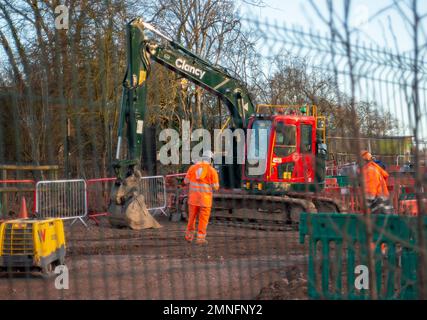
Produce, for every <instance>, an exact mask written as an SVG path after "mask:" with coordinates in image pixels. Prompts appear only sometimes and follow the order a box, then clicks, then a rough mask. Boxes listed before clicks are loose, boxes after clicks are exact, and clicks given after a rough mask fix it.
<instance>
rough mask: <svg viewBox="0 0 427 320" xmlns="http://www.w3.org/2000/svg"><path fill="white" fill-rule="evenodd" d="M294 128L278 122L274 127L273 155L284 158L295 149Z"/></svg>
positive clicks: (295, 132)
mask: <svg viewBox="0 0 427 320" xmlns="http://www.w3.org/2000/svg"><path fill="white" fill-rule="evenodd" d="M296 135H297V130H296V126H294V125H289V124H285V123H284V122H278V123H277V125H276V139H275V145H274V153H275V154H276V155H277V156H279V157H286V156H289V155H291V154H292V153H294V152H295V151H296V149H297V146H296V144H297V142H296V141H297V139H296Z"/></svg>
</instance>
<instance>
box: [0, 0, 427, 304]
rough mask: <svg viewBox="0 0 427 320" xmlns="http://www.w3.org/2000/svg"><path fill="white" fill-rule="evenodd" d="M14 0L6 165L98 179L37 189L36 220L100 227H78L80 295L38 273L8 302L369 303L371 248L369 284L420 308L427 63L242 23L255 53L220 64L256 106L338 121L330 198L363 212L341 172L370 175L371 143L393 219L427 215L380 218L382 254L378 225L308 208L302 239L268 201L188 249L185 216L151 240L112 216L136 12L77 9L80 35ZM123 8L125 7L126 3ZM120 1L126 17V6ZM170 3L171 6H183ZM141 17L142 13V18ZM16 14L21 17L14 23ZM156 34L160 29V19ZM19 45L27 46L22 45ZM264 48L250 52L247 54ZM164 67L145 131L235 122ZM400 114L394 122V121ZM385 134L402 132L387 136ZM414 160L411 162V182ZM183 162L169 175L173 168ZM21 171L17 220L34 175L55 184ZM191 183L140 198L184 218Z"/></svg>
mask: <svg viewBox="0 0 427 320" xmlns="http://www.w3.org/2000/svg"><path fill="white" fill-rule="evenodd" d="M16 3H17V5H15V1H7V2H5V1H0V7H1V10H0V21H1V22H3V23H4V24H3V25H2V30H1V36H2V37H1V39H2V42H1V43H2V44H3V46H2V47H0V48H3V49H5V52H6V53H7V54H6V55H4V52H1V54H3V55H2V56H1V57H2V58H3V57H4V62H5V63H4V65H5V67H4V68H2V70H0V71H1V75H2V77H1V81H0V106H1V110H0V162H1V163H18V162H19V163H23V162H27V163H35V164H37V163H52V164H58V166H56V165H55V170H53V171H52V174H55V177H52V178H51V180H56V179H57V178H59V179H66V178H69V177H70V176H71V177H79V178H82V179H84V180H81V181H86V185H85V184H84V183H83V182H79V183H78V186H75V188H74V187H73V188H74V189H67V188H68V187H65V185H61V184H58V183H59V182H55V181H50V182H49V183H47V184H46V183H41V184H39V189H38V190H39V192H38V195H37V206H38V207H37V208H35V209H36V210H35V211H40V212H39V213H40V216H41V217H46V216H52V215H53V216H61V217H64V218H69V219H75V218H76V217H80V218H82V219H83V218H84V217H86V216H88V217H93V218H94V219H97V220H95V221H96V222H97V225H90V226H89V228H87V229H86V228H81V226H80V225H78V224H77V225H75V226H73V227H70V226H69V225H68V224H67V226H66V231H67V250H69V251H68V254H69V256H68V257H67V259H68V260H67V265H68V266H69V268H70V275H71V277H72V280H71V281H70V290H69V291H60V292H59V293H58V290H56V289H54V288H53V287H52V288H53V289H52V288H51V289H52V290H51V291H49V288H50V287H49V288H48V287H47V286H45V285H40V283H39V282H37V281H38V280H34V279H29V278H28V279H25V280H28V282H26V283H25V285H23V284H22V283H23V282H20V281H16V282H14V279H0V298H6V299H9V298H11V297H12V298H14V297H16V298H18V299H19V298H37V299H39V298H45V297H46V298H55V299H56V298H58V295H61V297H64V298H79V299H85V298H88V299H93V298H95V299H97V298H101V299H102V298H106V299H109V298H112V299H132V298H139V299H175V298H176V299H209V298H217V299H252V298H258V299H306V298H314V299H319V298H320V299H321V298H327V299H345V298H349V299H366V298H369V294H370V292H366V291H363V290H362V291H356V289H355V286H354V285H353V284H354V282H355V280H356V279H355V276H356V275H355V272H354V271H355V270H354V269H355V267H356V266H357V265H370V264H371V263H372V261H367V260H369V257H368V255H367V252H368V251H369V249H371V248H372V247H371V246H372V245H373V246H374V247H373V249H374V253H375V254H374V257H373V259H374V261H373V264H374V266H375V268H374V270H371V273H370V275H371V276H372V274H373V273H375V275H376V282H375V284H374V285H373V284H371V288H372V287H373V286H375V288H377V289H378V290H377V291H378V293H379V294H378V296H379V297H380V298H385V299H412V298H420V295H419V289H420V287H421V283H420V277H419V273H420V272H419V271H420V270H427V263H425V261H422V259H420V253H421V252H423V251H422V250H425V246H422V245H421V246H420V243H419V241H418V239H419V236H420V232H419V231H420V230H419V228H420V221H421V222H423V223H424V224H422V227H423V228H422V229H421V231H424V233H426V223H425V213H426V212H424V211H423V210H421V208H419V204H420V203H421V204H422V203H423V201H422V200H423V199H422V198H425V190H426V181H427V171H426V166H425V164H426V163H425V158H426V155H427V149H426V147H425V141H424V144H423V141H422V140H423V139H426V138H427V121H426V117H427V116H426V115H427V68H426V63H425V57H424V56H414V54H413V53H414V52H413V51H408V52H405V53H399V52H396V51H395V50H392V49H388V48H387V49H385V48H380V47H376V46H365V45H363V44H360V43H359V42H357V41H356V40H355V39H354V38H353V39H347V38H346V36H345V35H346V34H348V35H354V33H353V32H348V33H346V32H345V30H336V29H334V30H330V33H325V32H324V33H322V34H321V33H318V32H316V31H313V30H308V29H303V28H297V27H289V26H285V25H281V24H278V23H271V21H267V22H262V21H260V20H259V19H247V18H243V19H241V25H242V26H245V28H246V29H247V30H249V33H250V34H252V35H253V36H255V38H256V40H254V43H253V44H252V43H250V42H251V41H247V40H248V39H246V38H243V39H242V38H240V40H239V41H241V42H243V43H244V44H245V46H244V48H243V49H242V50H241V49H240V47H239V49H237V48H238V47H237V44H238V43H240V42H239V41H238V40H236V41H233V50H234V51H236V52H234V51H233V50H232V51H233V52H232V51H230V52H226V53H224V55H222V54H218V56H217V57H216V61H215V62H216V63H218V64H220V65H222V64H223V63H227V62H230V61H231V62H232V63H231V64H230V63H228V64H227V65H226V66H225V67H226V68H227V69H229V71H230V73H232V74H236V77H237V78H239V79H241V80H242V82H245V81H246V82H247V87H248V91H249V92H250V93H251V94H252V95H253V97H254V102H257V103H258V102H259V103H272V104H275V103H280V104H281V103H285V104H290V103H298V104H305V103H309V104H316V105H318V108H319V112H321V113H322V114H323V115H325V116H326V119H327V121H326V123H327V129H328V136H327V141H328V142H329V143H330V145H329V146H330V147H329V149H328V150H329V153H330V154H329V157H330V159H329V161H330V162H331V166H330V167H329V168H328V171H327V175H328V176H329V177H328V179H329V180H328V184H327V186H326V189H325V190H323V195H324V196H327V197H331V198H337V199H339V200H341V201H343V202H344V204H345V205H346V207H347V208H350V210H349V211H350V212H358V213H363V212H362V211H363V210H362V208H364V206H363V203H361V202H362V199H361V197H360V192H359V190H360V183H361V182H362V181H361V179H360V177H359V175H358V174H357V172H356V174H354V175H353V176H351V175H350V174H347V173H346V172H345V170H344V171H342V172H340V170H339V169H340V168H338V167H337V166H338V165H348V167H349V168H350V167H351V169H353V168H356V169H357V166H358V164H357V161H358V160H359V159H358V156H359V154H358V151H359V150H358V149H360V148H365V149H371V151H372V153H373V154H374V155H376V156H378V158H380V159H382V160H385V161H384V162H385V163H386V164H388V167H387V170H389V169H390V168H391V165H393V166H394V169H395V173H394V174H393V175H391V176H390V177H389V180H388V181H389V188H390V191H391V195H392V197H393V199H392V200H393V205H394V209H395V212H396V213H403V212H407V213H408V214H410V215H418V217H414V218H410V217H402V216H388V217H384V216H372V217H371V219H372V224H373V225H374V230H373V235H372V236H373V239H372V243H373V244H368V243H367V240H366V239H367V235H368V233H367V228H366V223H365V222H366V221H367V218H366V216H365V215H361V214H359V215H335V214H328V213H322V214H318V215H305V214H303V216H302V220H301V224H300V226H299V227H300V230H299V234H298V231H296V230H295V228H289V229H288V230H287V231H277V230H274V231H271V230H269V229H268V227H266V226H265V225H262V224H263V220H268V219H270V217H271V216H280V217H281V215H282V214H284V212H286V210H287V209H288V208H278V207H271V206H270V207H271V208H272V210H269V209H266V208H267V207H268V206H269V205H271V203H269V202H268V201H267V200H265V199H264V200H265V203H264V204H265V206H258V207H256V208H251V209H253V211H254V212H252V213H253V215H252V216H251V217H250V218H247V217H246V216H245V215H244V214H245V212H244V211H245V210H246V209H247V208H240V207H236V208H233V209H230V208H229V203H224V206H223V207H224V208H226V209H225V210H224V211H226V214H227V215H228V217H230V219H231V218H232V217H233V216H238V214H240V215H241V218H239V221H238V222H237V223H235V225H234V226H231V224H230V225H227V221H226V222H222V223H217V222H215V221H214V220H213V219H212V220H211V222H210V223H209V228H208V231H207V232H208V236H207V239H208V240H209V245H208V246H207V247H203V248H202V247H196V246H192V245H190V244H187V243H185V241H184V238H183V235H184V230H185V227H186V221H183V220H185V219H184V218H185V217H183V219H182V220H180V221H174V222H171V221H169V219H168V217H164V216H163V215H160V216H159V217H158V219H159V221H160V223H161V224H162V225H163V228H161V229H159V230H143V231H140V232H139V231H134V230H122V229H113V228H112V227H111V226H110V225H109V224H108V222H107V221H106V219H105V217H103V216H106V215H107V211H108V203H109V201H110V191H111V188H112V186H113V185H114V182H115V178H99V177H106V176H110V174H111V172H112V170H111V167H112V166H111V162H112V157H113V151H112V150H114V147H115V144H116V141H115V140H116V138H115V137H116V131H117V130H118V128H117V127H118V122H119V121H118V118H119V105H120V97H121V85H122V83H121V81H122V79H123V77H122V76H123V75H124V74H125V68H126V55H127V52H126V43H125V42H126V41H124V40H125V23H126V22H127V18H129V17H128V14H127V13H125V12H120V13H119V14H117V15H116V14H115V13H114V10H110V9H112V7H111V8H109V7H106V6H105V5H104V4H99V6H87V8H85V9H82V10H71V11H70V12H72V14H73V15H74V14H75V15H79V16H74V17H72V19H71V20H70V21H72V22H73V23H70V28H69V29H67V30H65V29H64V30H59V29H56V28H55V27H54V24H53V21H52V17H53V13H52V12H51V8H49V7H46V6H45V4H44V2H38V3H39V5H40V7H38V6H35V5H31V6H30V5H27V2H24V1H16ZM70 3H74V2H73V1H71V2H70ZM106 3H107V2H106ZM125 3H126V1H124V2H123V8H125V9H124V11H126V10H127V9H128V8H127V7H126V4H125ZM218 3H222V2H218ZM115 7H117V8H116V9H117V10H119V8H121V7H122V5H118V6H115ZM167 7H168V6H166V8H164V9H162V10H166V11H167V10H169V9H168V8H167ZM40 8H41V9H40ZM88 10H89V11H88ZM97 10H99V12H97ZM33 11H34V12H33ZM127 11H128V12H129V13H131V15H132V16H134V15H136V14H137V13H138V12H137V11H135V10H127ZM190 11H191V10H190ZM190 11H189V13H191V12H190ZM28 12H30V13H31V14H29V13H28ZM88 12H89V14H88ZM32 13H34V17H36V18H35V19H33V18H32V16H33V15H32ZM144 13H145V11H144ZM6 16H7V17H10V19H4V17H6ZM161 16H169V14H162V15H161ZM334 16H335V15H333V14H332V15H331V17H332V18H333V17H334ZM6 20H7V21H6ZM313 21H314V22H315V23H317V20H313ZM233 24H234V23H233ZM332 24H333V23H332ZM94 26H96V28H94ZM157 27H159V28H160V29H162V25H157ZM163 27H164V28H166V29H167V30H168V31H170V33H171V34H177V33H176V32H175V31H174V30H171V29H173V28H174V24H171V23H169V24H168V25H164V26H163ZM35 28H37V31H38V32H36V30H35ZM219 29H223V28H219ZM225 29H227V28H225ZM165 33H167V32H165ZM167 34H168V33H167ZM188 34H191V32H189V33H188ZM20 37H21V38H22V39H25V41H24V42H21V41H22V40H21V41H19V40H20ZM227 37H229V35H226V37H225V38H227ZM184 38H185V37H182V39H184ZM208 38H209V37H208ZM210 38H212V39H214V40H213V41H217V40H218V39H223V38H222V37H220V38H218V37H216V36H212V37H210ZM232 38H233V39H234V35H233V36H232ZM236 39H237V38H236ZM6 40H8V41H6ZM249 40H251V39H249ZM352 40H353V41H352ZM45 42H46V43H45ZM27 44H28V45H27ZM234 45H236V46H234ZM246 45H247V46H246ZM252 45H253V49H254V51H253V52H252V53H251V55H252V56H245V53H246V51H245V50H246V49H247V50H248V51H250V48H249V47H251V46H252ZM212 48H215V45H213V47H212ZM189 49H192V48H189ZM204 49H205V48H201V52H202V55H203V54H204V53H203V52H204ZM136 58H137V55H135V59H136ZM204 58H206V57H205V56H204ZM246 58H247V59H246ZM277 61H279V62H280V63H276V62H277ZM234 62H235V63H234ZM232 66H235V68H232ZM252 67H253V68H252ZM257 68H258V69H257ZM159 70H160V67H158V66H157V65H156V67H154V64H153V68H152V70H151V73H150V80H149V81H148V82H149V85H148V89H147V97H148V106H147V109H148V110H147V113H146V115H145V116H146V118H147V119H144V123H145V124H144V126H146V125H153V126H155V127H156V129H157V130H158V131H160V130H161V129H165V128H180V126H181V120H193V122H192V124H193V127H194V128H196V125H195V124H196V123H197V121H196V120H198V119H197V117H196V116H194V114H196V113H199V116H200V118H202V119H201V120H203V121H200V122H203V124H204V126H205V127H206V128H209V129H213V128H215V127H218V129H219V128H221V127H222V126H223V125H224V123H226V120H227V118H228V116H229V115H228V114H227V112H226V108H225V106H224V103H222V105H221V102H220V101H218V100H217V99H213V98H212V96H211V95H210V93H209V92H205V91H203V90H202V88H201V87H199V86H194V87H193V86H188V85H185V87H186V89H185V90H184V89H183V87H184V85H183V84H184V82H183V81H181V80H182V79H177V77H176V74H171V73H169V72H163V71H159ZM267 73H269V74H268V75H266V74H267ZM264 76H266V77H265V78H264ZM260 79H263V80H262V81H259V80H260ZM415 97H418V98H417V99H415ZM150 108H151V111H150V110H149V109H150ZM197 109H200V110H197ZM196 111H197V112H196ZM386 112H390V113H391V115H392V118H393V119H391V120H390V119H386V120H387V121H388V120H390V121H389V122H387V121H383V122H382V121H380V120H381V119H382V115H384V114H386ZM193 116H194V117H193ZM372 119H373V120H372ZM393 120H398V122H399V126H398V127H397V128H395V127H394V126H393V125H390V123H391V124H393ZM218 124H219V125H218ZM385 126H388V127H390V128H391V129H390V130H385V129H384V130H383V127H385ZM298 130H299V129H298ZM178 131H179V130H178ZM391 136H393V137H391ZM155 138H158V137H155ZM159 145H160V144H158V146H159ZM313 145H314V144H313ZM295 148H300V146H295ZM152 149H153V145H150V141H144V154H145V155H147V154H150V155H152V153H153V152H152V151H153V150H152ZM123 151H126V150H123ZM156 151H157V152H158V151H159V150H156ZM123 153H125V152H123ZM415 154H418V156H417V157H415ZM153 159H156V157H153ZM349 162H351V163H350V164H349ZM407 162H410V164H411V166H412V167H411V166H408V170H407V172H400V170H401V169H403V165H405V164H406V163H407ZM157 167H160V164H159V163H158V166H157ZM180 167H182V168H183V170H185V169H186V167H185V166H184V165H182V166H181V165H180ZM59 168H60V169H59ZM175 168H177V166H176V167H173V166H166V168H162V169H165V170H164V172H170V171H174V170H175ZM342 168H343V167H341V169H342ZM57 173H58V174H57ZM13 174H14V175H13V177H12V176H11V177H7V179H6V178H5V177H2V179H3V180H2V181H0V186H1V187H0V191H2V192H1V195H2V197H1V200H2V202H1V205H2V211H3V213H7V212H9V211H15V212H18V211H19V205H20V198H21V196H22V195H25V196H26V197H28V198H32V197H33V194H34V191H33V188H32V186H31V184H32V183H33V181H39V180H44V179H46V178H38V177H36V176H33V177H28V176H25V179H30V180H31V183H30V182H28V184H27V182H23V181H21V182H19V179H24V177H20V176H19V171H18V170H15V169H14V171H13ZM26 174H28V175H30V174H33V175H35V173H34V172H27V173H26ZM154 174H157V173H154ZM57 176H59V177H57ZM230 176H231V175H230ZM9 178H10V179H17V180H16V181H18V182H16V183H18V184H19V185H20V186H21V187H22V188H21V190H15V189H13V188H14V186H11V184H12V183H9V182H8V181H9ZM182 178H183V175H182V174H177V175H170V176H169V177H168V176H166V177H165V178H164V177H162V176H155V177H150V178H144V179H143V180H142V181H141V186H140V191H142V192H143V193H144V192H149V194H146V201H147V204H148V208H149V209H150V210H152V212H153V211H155V210H160V211H161V212H163V213H165V212H167V211H166V208H167V207H170V208H173V210H175V211H178V212H180V210H182V209H185V203H184V201H183V204H182V206H178V205H176V203H179V201H180V199H183V198H184V197H185V195H186V192H187V189H185V188H183V187H182V186H181V180H182ZM227 178H230V177H227ZM13 183H15V182H13ZM27 186H29V187H28V188H27ZM59 187H61V188H63V189H60V188H59ZM1 188H2V189H1ZM85 188H86V189H85ZM73 190H74V191H73ZM85 190H86V191H85ZM233 191H236V190H226V191H224V192H229V193H231V192H233ZM237 192H243V191H242V190H239V191H237ZM423 192H424V194H423ZM283 195H284V196H285V194H283ZM73 197H74V198H73ZM260 197H261V196H260ZM301 197H303V196H301ZM73 199H74V200H73ZM27 200H29V199H27ZM419 200H421V201H419ZM73 201H74V202H73ZM33 203H34V205H36V202H35V201H34V202H33ZM424 203H425V199H424ZM241 205H242V206H243V205H244V202H241ZM30 206H31V204H30ZM280 210H283V211H280ZM228 217H227V218H228ZM238 217H239V216H238ZM156 218H157V217H156ZM180 218H181V217H180ZM423 219H424V220H423ZM417 223H418V226H417ZM256 224H258V225H256ZM236 225H237V227H236ZM269 227H271V226H269ZM417 228H418V229H417ZM298 236H299V237H300V238H298ZM424 237H425V235H424ZM298 239H300V241H301V242H298ZM304 239H305V241H304V242H303V240H304ZM371 260H372V259H371ZM3 280H4V281H3ZM20 280H21V279H20ZM425 289H427V288H425ZM10 292H17V293H16V295H11V294H10Z"/></svg>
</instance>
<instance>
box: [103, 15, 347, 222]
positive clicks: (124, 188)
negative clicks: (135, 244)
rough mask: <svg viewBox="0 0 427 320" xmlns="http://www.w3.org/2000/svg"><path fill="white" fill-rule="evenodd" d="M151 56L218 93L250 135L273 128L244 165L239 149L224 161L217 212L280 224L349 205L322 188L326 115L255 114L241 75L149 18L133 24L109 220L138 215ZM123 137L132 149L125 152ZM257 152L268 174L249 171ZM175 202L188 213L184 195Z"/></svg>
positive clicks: (283, 109)
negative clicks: (133, 208) (244, 213)
mask: <svg viewBox="0 0 427 320" xmlns="http://www.w3.org/2000/svg"><path fill="white" fill-rule="evenodd" d="M152 61H155V62H157V63H159V64H160V65H163V66H164V67H166V68H168V69H169V70H171V71H172V72H174V73H176V74H177V75H179V76H180V77H181V78H184V79H187V80H189V81H191V82H193V83H194V84H196V85H197V86H200V87H202V88H204V89H205V90H207V91H208V92H210V93H211V94H213V95H215V96H217V97H218V98H219V99H220V101H221V102H222V103H223V104H224V105H225V106H226V107H227V110H228V112H229V115H230V120H231V121H230V122H229V127H230V129H231V130H232V131H234V130H236V129H240V130H243V132H245V133H246V132H248V134H249V135H252V136H251V137H249V140H248V141H250V140H251V139H252V141H255V140H257V139H258V140H259V137H260V134H259V132H260V131H259V130H261V129H262V130H265V132H267V140H265V141H266V145H265V146H263V147H262V148H260V147H259V146H258V145H257V144H256V143H249V144H248V145H245V151H246V153H245V154H246V157H245V161H244V163H243V164H242V163H239V161H237V152H236V153H235V154H233V161H232V163H231V164H224V161H222V162H221V163H222V164H221V165H220V166H219V171H220V172H219V173H220V177H221V178H220V181H221V190H220V192H218V193H215V195H214V209H216V210H214V211H215V212H217V213H218V212H222V211H224V210H225V211H226V212H227V214H226V215H227V217H228V219H229V218H230V213H232V211H233V210H234V209H235V208H237V207H239V208H242V207H247V208H248V209H249V208H251V209H254V208H255V210H253V211H254V212H252V215H254V216H255V217H254V218H252V221H255V220H256V219H257V218H258V219H259V220H262V221H264V222H267V223H272V224H274V225H277V224H278V222H279V224H282V223H283V224H287V223H297V221H298V220H299V213H301V212H318V211H325V210H327V211H328V212H331V211H332V212H342V211H344V209H343V208H342V206H341V205H340V203H337V202H336V201H335V200H332V199H329V198H325V197H322V196H320V195H319V194H318V193H317V192H316V191H318V190H320V189H321V188H322V186H323V184H324V176H325V159H326V145H325V141H324V139H325V122H324V118H323V117H320V116H318V115H317V111H316V109H315V107H312V108H310V107H307V106H301V108H300V107H299V106H298V108H294V106H292V107H291V108H287V107H289V106H270V105H262V106H264V107H265V106H267V107H268V109H269V110H270V111H271V110H273V109H274V108H273V107H279V108H277V109H275V110H279V111H278V112H272V113H270V114H266V113H257V112H256V111H257V110H256V107H255V105H254V103H253V102H252V99H251V97H250V94H249V92H248V90H247V88H246V86H245V84H244V83H243V82H242V81H240V80H239V79H237V77H235V76H233V75H231V74H230V73H229V72H227V70H226V69H225V68H222V67H220V66H217V65H214V64H212V63H210V62H209V61H207V60H205V59H203V58H201V57H199V56H198V55H196V54H194V53H192V52H191V51H189V50H187V49H186V48H184V47H183V46H182V45H180V44H179V43H177V42H175V41H173V40H172V39H170V38H169V37H168V36H166V35H164V34H163V33H162V32H161V31H159V30H157V29H156V28H154V27H153V26H152V25H151V24H148V23H146V22H144V21H143V20H142V19H134V20H132V21H130V22H129V23H128V24H127V69H126V75H125V78H124V80H123V93H122V100H121V109H120V122H119V128H118V143H117V152H116V157H115V161H114V163H113V167H114V170H115V174H116V177H117V182H116V185H115V187H114V189H113V190H112V193H111V205H110V209H109V211H110V213H111V216H112V217H113V218H112V219H110V221H115V223H116V224H117V223H118V222H120V224H122V225H125V226H129V225H130V223H131V222H130V220H132V219H130V218H126V214H125V212H126V208H127V207H129V206H130V205H132V204H134V202H135V199H137V198H138V197H139V194H138V188H137V184H138V179H140V177H141V172H140V168H141V159H142V156H143V138H144V137H143V133H144V118H145V111H146V109H147V79H148V77H150V75H151V63H152ZM248 129H251V130H249V131H248ZM124 140H126V142H127V143H126V144H127V152H126V155H125V156H124V157H123V158H122V157H121V154H122V149H123V141H124ZM235 143H236V141H233V146H235ZM252 149H253V150H252ZM254 154H256V155H257V160H258V161H261V160H262V161H263V162H264V167H263V172H257V173H256V174H250V170H248V169H250V167H251V163H252V162H249V161H248V160H253V159H248V157H250V156H251V155H252V156H253V155H254ZM266 197H268V201H267V202H268V203H266V199H267V198H266ZM177 200H178V201H180V202H181V204H182V205H177V207H180V208H182V210H183V215H184V216H185V204H186V197H185V196H184V197H181V198H180V199H177ZM139 202H141V199H140V201H139ZM266 211H268V212H271V213H273V212H274V213H275V214H274V217H273V215H268V219H266V218H265V212H266ZM134 216H137V214H136V215H134ZM216 216H217V217H219V218H220V217H221V215H220V214H217V215H216ZM231 216H233V215H231ZM126 219H127V220H126ZM254 219H255V220H254Z"/></svg>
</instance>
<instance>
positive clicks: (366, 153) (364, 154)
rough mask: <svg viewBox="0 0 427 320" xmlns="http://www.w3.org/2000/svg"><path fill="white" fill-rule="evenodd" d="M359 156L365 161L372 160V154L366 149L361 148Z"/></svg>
mask: <svg viewBox="0 0 427 320" xmlns="http://www.w3.org/2000/svg"><path fill="white" fill-rule="evenodd" d="M360 156H361V157H362V159H363V160H366V161H371V160H372V154H371V153H370V152H369V151H368V150H363V151H362V152H361V153H360Z"/></svg>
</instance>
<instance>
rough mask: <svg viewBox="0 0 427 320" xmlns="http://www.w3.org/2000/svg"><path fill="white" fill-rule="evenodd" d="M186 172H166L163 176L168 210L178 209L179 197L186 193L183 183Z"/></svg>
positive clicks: (186, 188)
mask: <svg viewBox="0 0 427 320" xmlns="http://www.w3.org/2000/svg"><path fill="white" fill-rule="evenodd" d="M185 175H186V173H175V174H168V175H166V176H165V183H166V194H167V208H168V210H169V211H173V210H179V209H178V204H179V203H180V199H181V198H182V197H184V196H185V194H187V193H188V187H187V186H185V185H184V184H183V181H184V178H185Z"/></svg>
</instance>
